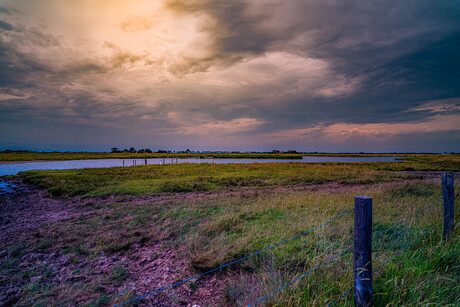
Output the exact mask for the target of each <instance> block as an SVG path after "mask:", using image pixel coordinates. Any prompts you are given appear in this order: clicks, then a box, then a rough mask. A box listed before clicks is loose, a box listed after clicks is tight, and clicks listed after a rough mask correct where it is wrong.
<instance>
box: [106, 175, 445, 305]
mask: <svg viewBox="0 0 460 307" xmlns="http://www.w3.org/2000/svg"><path fill="white" fill-rule="evenodd" d="M435 183H436V181H434V182H432V183H430V184H428V185H426V186H422V187H419V188H416V189H413V190H410V191H407V192H404V193H402V194H399V195H396V196H394V197H391V198H388V199H385V200H382V201H380V202H377V203H375V204H374V205H380V204H383V203H387V202H390V201H392V200H395V199H397V198H401V197H403V196H405V195H408V194H411V193H414V192H416V191H419V190H421V189H427V188H428V187H430V186H432V185H433V184H435ZM441 201H442V200H439V201H437V202H435V203H433V204H431V205H429V206H427V207H425V208H424V209H422V210H420V211H418V212H416V213H415V214H413V215H411V216H409V217H408V218H406V219H404V220H402V221H400V222H398V223H397V224H395V225H393V226H391V227H388V228H386V229H384V230H382V231H379V232H378V233H375V234H374V235H373V236H372V238H375V237H377V236H379V235H381V234H383V233H386V232H387V231H389V230H391V229H393V228H395V227H397V226H399V225H401V224H403V223H405V222H407V221H408V220H410V219H412V218H415V217H416V216H418V215H420V214H422V213H423V212H425V211H427V210H429V209H430V208H433V207H434V206H436V205H438V204H440V203H441ZM353 211H354V208H351V209H349V210H347V211H346V212H345V213H342V214H340V215H338V216H336V217H334V218H332V219H330V220H328V221H326V222H324V223H322V224H320V225H318V226H316V227H314V228H312V229H310V230H307V231H305V232H303V233H301V234H299V235H296V236H294V237H291V238H289V239H287V240H284V241H282V242H279V243H277V244H274V245H272V246H269V247H267V248H265V249H262V250H260V251H258V252H255V253H252V254H250V255H248V256H246V257H243V258H240V259H238V260H235V261H232V262H229V263H227V264H224V265H222V266H220V267H218V268H215V269H212V270H209V271H207V272H204V273H201V274H198V275H195V276H192V277H189V278H186V279H184V280H182V281H179V282H177V283H174V284H171V285H169V286H166V287H162V288H160V289H157V290H154V291H152V292H149V293H147V294H145V295H142V296H138V297H136V298H133V299H131V300H128V301H126V302H123V303H121V304H118V305H115V306H113V307H118V306H123V305H127V304H129V303H132V302H135V301H138V300H140V299H143V298H145V297H148V296H150V295H153V294H155V293H159V292H161V291H164V290H167V289H170V288H173V287H176V286H179V285H181V284H184V283H186V282H188V281H191V280H193V279H197V278H199V277H201V276H204V275H207V274H210V273H213V272H216V271H218V270H221V269H223V268H226V267H228V266H231V265H233V264H236V263H239V262H242V261H244V260H247V259H249V258H251V257H254V256H256V255H259V254H261V253H264V252H266V251H269V250H271V249H274V248H276V247H278V246H280V245H283V244H286V243H288V242H291V241H293V240H295V239H298V238H300V237H303V236H305V235H307V234H309V233H311V232H313V231H315V230H318V229H320V228H322V227H324V226H326V225H328V224H330V223H332V222H334V221H335V220H337V219H340V218H342V217H345V216H347V215H348V214H350V213H351V212H353ZM438 224H439V223H437V224H436V225H434V226H432V227H431V228H430V229H429V230H427V231H425V232H424V233H423V234H422V235H421V236H419V237H418V238H417V239H416V240H415V241H413V242H412V243H411V244H410V245H408V246H407V247H405V248H404V249H402V250H401V251H400V252H399V253H397V254H396V255H395V256H393V257H392V258H390V259H389V260H388V261H387V262H385V263H384V264H383V265H381V266H380V267H379V268H378V269H377V270H376V271H375V273H376V272H378V271H380V270H382V269H383V267H384V266H385V265H386V264H388V263H389V262H391V261H392V260H394V259H395V258H396V257H398V256H399V255H400V254H402V253H403V252H404V251H406V250H407V249H409V248H410V247H411V246H413V245H414V244H415V243H416V242H417V241H419V240H420V239H421V238H422V237H424V236H425V235H426V234H427V233H429V232H431V231H432V230H433V229H434V227H435V226H437V225H438ZM353 247H354V246H353V244H352V245H350V246H349V247H348V248H346V249H345V250H343V251H342V252H340V253H339V254H336V255H335V256H333V257H331V258H330V259H328V260H326V261H324V262H323V263H321V264H320V265H318V266H316V267H315V268H313V269H311V270H309V271H308V272H306V273H304V274H303V275H301V276H298V277H297V278H295V279H293V280H292V281H290V282H288V283H286V284H285V285H283V286H281V287H280V288H278V289H276V290H275V291H273V292H271V293H270V294H268V295H266V296H264V297H262V298H261V299H259V300H258V301H256V302H254V303H252V304H251V305H249V306H248V307H252V306H255V305H257V304H259V303H261V302H263V301H264V300H266V299H268V298H269V297H271V296H273V295H274V294H276V293H278V292H280V291H281V290H283V289H284V288H286V287H288V286H289V285H291V284H293V283H294V282H296V281H298V280H300V279H302V278H304V277H307V276H308V275H310V274H312V273H314V272H316V271H317V270H319V269H320V268H322V267H323V266H325V265H327V264H328V263H330V262H331V261H333V260H335V259H337V258H339V257H341V256H342V255H344V254H346V253H347V252H349V251H350V250H351V249H353ZM351 290H352V288H350V289H349V290H348V291H346V292H344V293H343V294H342V295H341V296H340V297H339V298H337V299H336V300H335V301H334V302H333V303H331V304H330V305H329V306H333V305H334V304H336V303H337V302H339V301H340V300H341V299H343V298H344V297H346V296H347V295H348V294H349V293H350V292H351Z"/></svg>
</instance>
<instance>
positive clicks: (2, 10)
mask: <svg viewBox="0 0 460 307" xmlns="http://www.w3.org/2000/svg"><path fill="white" fill-rule="evenodd" d="M0 13H3V14H7V15H9V14H10V11H9V10H8V9H7V8H6V7H4V6H2V5H0Z"/></svg>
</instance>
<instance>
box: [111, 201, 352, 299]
mask: <svg viewBox="0 0 460 307" xmlns="http://www.w3.org/2000/svg"><path fill="white" fill-rule="evenodd" d="M353 210H354V209H350V210H348V211H347V212H345V213H343V214H341V215H338V216H336V217H334V218H333V219H331V220H329V221H327V222H325V223H323V224H321V225H319V226H317V227H315V228H312V229H310V230H308V231H306V232H304V233H301V234H299V235H297V236H295V237H292V238H290V239H288V240H285V241H282V242H280V243H278V244H275V245H272V246H270V247H267V248H265V249H263V250H261V251H258V252H256V253H253V254H251V255H249V256H246V257H244V258H241V259H238V260H235V261H233V262H230V263H227V264H224V265H222V266H220V267H218V268H215V269H212V270H210V271H207V272H204V273H201V274H198V275H195V276H193V277H190V278H187V279H184V280H182V281H180V282H177V283H175V284H172V285H169V286H166V287H163V288H160V289H158V290H155V291H153V292H150V293H147V294H145V295H142V296H138V297H136V298H134V299H132V300H129V301H126V302H124V303H121V304H118V305H115V306H113V307H118V306H123V305H126V304H128V303H131V302H134V301H137V300H140V299H142V298H145V297H147V296H149V295H152V294H155V293H157V292H160V291H163V290H166V289H169V288H172V287H175V286H178V285H181V284H184V283H186V282H187V281H190V280H192V279H195V278H198V277H201V276H203V275H206V274H209V273H212V272H215V271H217V270H220V269H223V268H225V267H228V266H230V265H232V264H235V263H238V262H241V261H243V260H246V259H248V258H251V257H253V256H256V255H258V254H261V253H263V252H266V251H268V250H271V249H273V248H275V247H277V246H280V245H282V244H285V243H287V242H290V241H292V240H295V239H297V238H299V237H302V236H304V235H307V234H309V233H310V232H312V231H315V230H317V229H319V228H321V227H324V226H326V225H327V224H329V223H332V222H333V221H335V220H337V219H339V218H341V217H344V216H346V215H348V214H349V213H350V212H352V211H353Z"/></svg>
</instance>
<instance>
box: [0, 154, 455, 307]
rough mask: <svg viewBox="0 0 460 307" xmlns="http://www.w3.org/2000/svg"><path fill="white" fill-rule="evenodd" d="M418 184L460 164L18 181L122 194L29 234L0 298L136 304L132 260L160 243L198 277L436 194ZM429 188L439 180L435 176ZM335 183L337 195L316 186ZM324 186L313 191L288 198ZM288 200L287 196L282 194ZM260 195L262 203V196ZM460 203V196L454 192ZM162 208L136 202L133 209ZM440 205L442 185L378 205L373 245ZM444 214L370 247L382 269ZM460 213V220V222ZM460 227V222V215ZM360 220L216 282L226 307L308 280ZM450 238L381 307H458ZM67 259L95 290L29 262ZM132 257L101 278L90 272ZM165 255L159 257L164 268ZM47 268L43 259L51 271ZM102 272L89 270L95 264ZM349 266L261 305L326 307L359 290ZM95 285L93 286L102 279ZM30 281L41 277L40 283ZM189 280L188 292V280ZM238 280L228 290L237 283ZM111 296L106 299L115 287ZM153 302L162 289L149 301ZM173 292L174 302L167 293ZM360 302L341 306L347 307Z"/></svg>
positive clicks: (430, 250)
mask: <svg viewBox="0 0 460 307" xmlns="http://www.w3.org/2000/svg"><path fill="white" fill-rule="evenodd" d="M407 168H410V169H411V170H416V171H438V170H443V169H451V170H456V171H458V170H459V161H458V156H433V157H431V158H426V157H414V158H413V161H410V162H407V163H406V162H405V163H357V164H345V163H325V164H322V163H317V164H299V163H287V164H284V163H283V164H251V165H213V164H202V165H164V166H158V165H157V166H154V165H151V166H137V167H127V168H108V169H85V170H66V171H34V172H26V173H23V174H22V175H21V176H23V178H24V179H25V180H26V181H28V182H31V183H34V184H37V185H39V186H41V187H45V188H47V189H49V190H50V191H51V192H52V193H53V194H54V195H56V196H57V195H60V196H84V197H92V196H101V195H108V194H120V195H119V196H117V197H115V198H113V199H112V200H107V201H104V202H101V201H98V200H97V199H94V200H93V199H89V200H87V201H86V202H83V203H79V202H75V203H72V206H73V207H72V210H74V212H78V213H79V214H74V215H71V216H69V217H68V218H67V219H63V220H60V221H57V222H50V223H48V224H46V225H43V226H41V227H40V228H39V229H34V228H32V229H29V230H28V231H26V232H24V233H22V234H19V235H18V238H17V239H16V240H15V241H12V242H5V243H4V244H5V248H4V249H3V248H2V251H3V250H4V251H5V252H3V253H1V254H0V265H1V266H0V270H1V272H0V275H1V276H2V278H1V281H0V287H2V286H6V285H9V284H10V283H13V284H15V285H18V284H19V285H22V286H21V287H22V288H21V289H22V290H21V291H22V292H21V295H20V300H19V301H18V302H17V305H19V306H24V305H36V306H40V305H50V304H55V305H72V304H78V305H83V306H110V305H114V304H117V303H121V302H123V301H126V300H129V299H131V298H133V297H135V296H136V295H135V294H134V293H132V292H130V291H127V290H123V291H122V290H120V291H115V292H111V293H108V292H107V289H109V288H110V286H113V287H116V288H120V289H124V288H123V286H124V285H126V284H129V282H130V281H131V280H132V278H133V277H132V276H131V275H130V274H129V270H128V268H129V264H130V262H132V261H138V259H133V258H130V257H131V256H130V255H132V254H133V253H134V252H135V250H136V249H137V248H139V247H142V246H144V245H146V244H153V243H158V242H161V244H162V245H163V248H165V249H170V250H172V251H175V252H176V253H177V255H178V257H185V258H186V260H187V263H188V264H189V267H190V270H191V271H192V272H193V273H196V274H198V273H201V272H204V271H206V270H209V269H213V268H216V267H218V266H220V265H223V264H225V263H228V262H231V261H234V260H237V259H239V258H241V257H244V256H247V255H250V254H251V253H254V252H256V251H259V250H261V249H264V248H266V247H268V246H271V245H273V244H276V243H278V242H280V241H283V240H286V239H288V238H290V237H293V236H295V235H298V234H301V233H303V232H304V231H306V230H308V229H311V228H313V227H316V226H318V225H320V224H321V223H323V222H325V221H327V220H329V219H331V218H333V217H335V216H337V215H339V214H342V213H344V212H346V211H347V210H348V209H350V208H352V207H353V199H354V196H355V195H369V196H372V197H373V201H374V203H378V202H379V201H381V200H384V199H388V198H391V197H394V196H397V195H399V194H401V193H404V192H406V191H409V190H413V189H415V188H419V187H424V186H427V184H428V181H422V180H421V179H422V177H423V176H422V175H421V174H418V173H416V174H414V173H407V172H405V171H406V170H407ZM431 175H432V174H431ZM327 182H335V183H336V184H337V185H340V184H341V186H340V187H338V188H329V187H327V186H325V185H321V184H324V183H327ZM308 184H318V186H316V187H314V188H309V189H290V188H292V187H299V186H304V185H308ZM278 187H286V189H278ZM261 188H263V189H261ZM212 190H220V191H226V192H228V193H208V194H209V195H208V194H204V193H201V194H197V195H196V197H195V196H193V195H192V196H191V197H187V198H185V197H183V195H182V194H180V193H179V194H178V193H177V192H200V191H212ZM458 190H459V186H458V184H457V185H456V191H458ZM152 194H162V195H163V196H164V197H160V198H158V199H155V198H153V199H151V200H144V201H142V202H139V201H135V200H136V197H135V196H136V195H152ZM440 198H441V188H440V185H439V183H437V184H435V185H432V186H430V187H428V188H422V189H420V190H417V191H415V192H413V193H410V194H407V195H405V196H404V197H401V198H398V199H395V200H393V201H390V202H387V203H384V204H381V205H376V206H375V207H374V210H373V221H374V231H375V232H378V231H381V230H383V229H386V228H388V227H391V226H393V225H395V223H397V222H399V221H400V220H402V219H404V218H407V217H409V216H411V215H412V214H414V213H416V212H418V211H419V210H421V209H423V208H425V207H427V206H428V205H430V204H432V203H434V202H436V201H437V200H439V199H440ZM456 202H457V203H458V200H457V199H456ZM441 209H442V207H441V205H438V206H435V207H434V208H432V209H430V210H428V211H427V212H425V213H422V214H421V215H419V216H417V217H416V218H414V219H411V220H409V221H407V222H406V223H404V224H402V225H399V226H397V227H395V228H394V229H392V230H391V231H389V232H387V233H384V234H382V235H380V236H379V237H377V238H375V239H374V240H373V252H374V253H373V259H374V260H373V261H374V264H373V265H374V268H377V267H378V266H379V265H381V264H383V263H384V262H385V261H386V260H387V259H389V258H391V257H392V256H394V255H396V254H397V253H398V252H399V251H401V250H402V249H403V248H405V247H406V246H407V245H408V244H411V243H412V242H413V241H414V240H415V239H416V238H417V236H418V235H420V234H421V233H422V232H423V231H424V230H425V229H427V228H428V227H430V226H432V225H434V224H435V223H438V222H439V221H440V220H441V218H442V210H441ZM457 211H458V210H457ZM456 220H458V212H457V214H456ZM352 233H353V215H352V214H350V215H348V216H346V217H344V218H341V219H338V220H336V221H334V222H333V223H331V224H329V225H327V226H326V227H323V228H320V229H318V230H316V231H314V232H312V233H310V234H308V235H306V236H303V237H301V238H299V239H296V240H293V241H291V242H289V243H287V244H283V245H281V246H279V247H277V248H275V249H272V250H270V251H268V252H265V253H262V254H260V255H258V256H255V257H252V258H250V259H248V260H245V261H243V262H241V263H239V264H236V265H233V266H230V267H228V268H226V269H224V270H222V271H219V272H218V273H216V274H217V278H228V279H229V282H228V284H227V285H226V287H225V289H224V294H225V301H224V302H223V303H224V304H225V305H228V306H245V305H247V304H250V303H253V302H254V301H256V300H258V299H259V298H261V297H263V296H265V295H267V294H269V293H271V292H272V291H274V290H276V289H277V288H279V287H281V286H282V285H284V284H286V283H287V282H289V281H291V280H293V279H294V278H296V277H298V276H300V275H302V274H305V273H306V272H308V271H309V270H311V269H312V268H314V267H316V266H318V265H319V264H321V263H322V262H324V261H325V260H327V259H329V258H330V257H332V256H334V255H336V254H337V253H339V252H341V251H342V250H344V249H345V248H347V247H348V246H349V245H350V244H351V243H352ZM441 235H442V224H440V225H438V226H437V228H436V230H435V231H433V232H432V233H430V234H429V235H427V236H426V237H424V238H423V239H421V240H420V241H419V242H418V243H416V244H415V245H414V246H413V247H411V248H410V249H408V250H407V251H405V252H404V253H403V254H401V255H400V256H398V257H397V258H396V259H395V260H394V261H392V262H391V263H389V264H388V265H387V266H386V267H385V269H384V270H383V271H382V272H380V273H379V274H376V275H375V277H374V294H375V295H374V302H375V305H376V306H387V305H388V306H415V305H417V306H418V305H421V306H428V305H440V306H456V305H457V304H458V301H459V299H460V298H459V293H460V286H459V284H460V283H459V282H458V281H459V280H460V259H459V242H458V238H459V237H458V235H459V233H458V227H456V230H455V232H454V235H453V237H452V239H451V240H449V241H448V242H445V241H443V240H442V239H441ZM52 253H55V254H57V255H61V256H62V255H64V256H66V257H69V259H70V260H69V264H68V266H69V267H71V268H73V270H74V271H73V272H74V275H76V276H77V277H78V276H79V275H80V274H82V273H84V272H86V274H88V275H89V276H93V278H92V279H91V280H84V281H82V280H78V279H76V280H74V281H65V282H59V283H58V282H54V281H53V280H55V279H53V278H54V277H56V276H57V274H59V273H58V272H57V271H56V270H55V268H53V266H52V265H49V264H48V265H47V264H46V261H45V262H44V263H43V261H42V263H41V264H40V265H38V264H37V265H36V266H34V267H32V268H31V267H30V266H29V267H27V268H28V269H27V270H25V269H24V268H25V266H24V263H25V262H27V261H28V258H27V255H29V254H40V255H50V254H52ZM116 255H118V256H123V257H125V258H124V259H123V260H122V262H121V261H119V262H114V263H111V264H110V265H109V267H108V269H107V270H105V271H104V272H99V271H98V270H99V268H98V267H97V266H94V261H96V260H97V259H99V258H101V257H111V256H116ZM157 256H158V255H154V257H157ZM45 258H46V257H45ZM92 261H93V262H92ZM351 267H352V253H347V254H345V255H343V256H342V257H340V258H338V259H337V260H334V261H332V262H330V263H329V264H328V265H327V266H325V267H323V268H321V269H319V270H318V271H316V272H314V273H313V274H311V275H309V276H307V277H305V278H303V279H301V280H299V281H298V282H296V283H294V284H292V285H291V286H289V287H287V288H286V289H284V290H282V291H280V292H279V293H277V294H276V295H274V296H273V297H271V298H270V299H268V300H267V301H266V303H267V306H324V305H328V304H329V303H331V302H333V301H334V300H335V299H337V298H338V297H339V296H340V295H341V294H342V293H343V292H344V291H346V290H348V288H349V287H350V286H351V285H352V275H351V273H352V270H351ZM96 272H97V273H96ZM35 276H41V278H40V279H37V278H35ZM189 276H190V275H189V274H184V276H181V277H180V278H182V277H183V278H187V277H189ZM229 276H230V277H229ZM109 285H110V286H109ZM184 287H187V289H191V290H192V291H194V290H196V289H197V288H203V287H206V285H205V284H203V283H201V282H200V280H196V281H194V283H189V284H187V285H184ZM151 290H154V289H151ZM171 291H174V290H171ZM352 296H353V295H352V294H350V295H348V296H347V297H345V298H343V299H342V300H341V301H340V302H339V304H338V306H352V305H353V299H352Z"/></svg>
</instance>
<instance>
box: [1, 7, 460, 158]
mask: <svg viewBox="0 0 460 307" xmlns="http://www.w3.org/2000/svg"><path fill="white" fill-rule="evenodd" d="M459 41H460V2H457V1H448V0H445V1H444V0H442V1H439V0H437V1H431V0H427V1H423V2H420V1H416V0H410V1H402V2H401V1H377V2H373V3H368V2H367V1H350V2H347V3H344V2H343V1H339V0H332V1H322V0H311V1H303V0H292V1H282V0H269V1H267V0H252V1H250V0H247V1H243V0H235V1H220V0H189V1H187V0H183V1H181V0H156V1H150V0H79V1H77V0H75V1H74V0H72V1H58V0H34V1H30V0H0V131H1V132H2V133H1V134H0V150H2V149H6V148H10V149H13V148H15V149H33V150H104V151H105V150H108V149H109V148H111V147H114V146H115V147H121V148H125V147H131V146H134V147H142V148H152V149H154V150H155V149H170V150H184V149H186V148H190V149H192V150H260V151H265V150H272V149H274V148H277V149H282V150H287V149H296V150H298V151H334V152H344V151H353V152H356V151H369V152H393V151H411V152H416V151H430V152H444V151H457V152H458V151H460V86H459V84H460V74H459V73H458V72H459V71H460V56H459V53H458V42H459Z"/></svg>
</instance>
